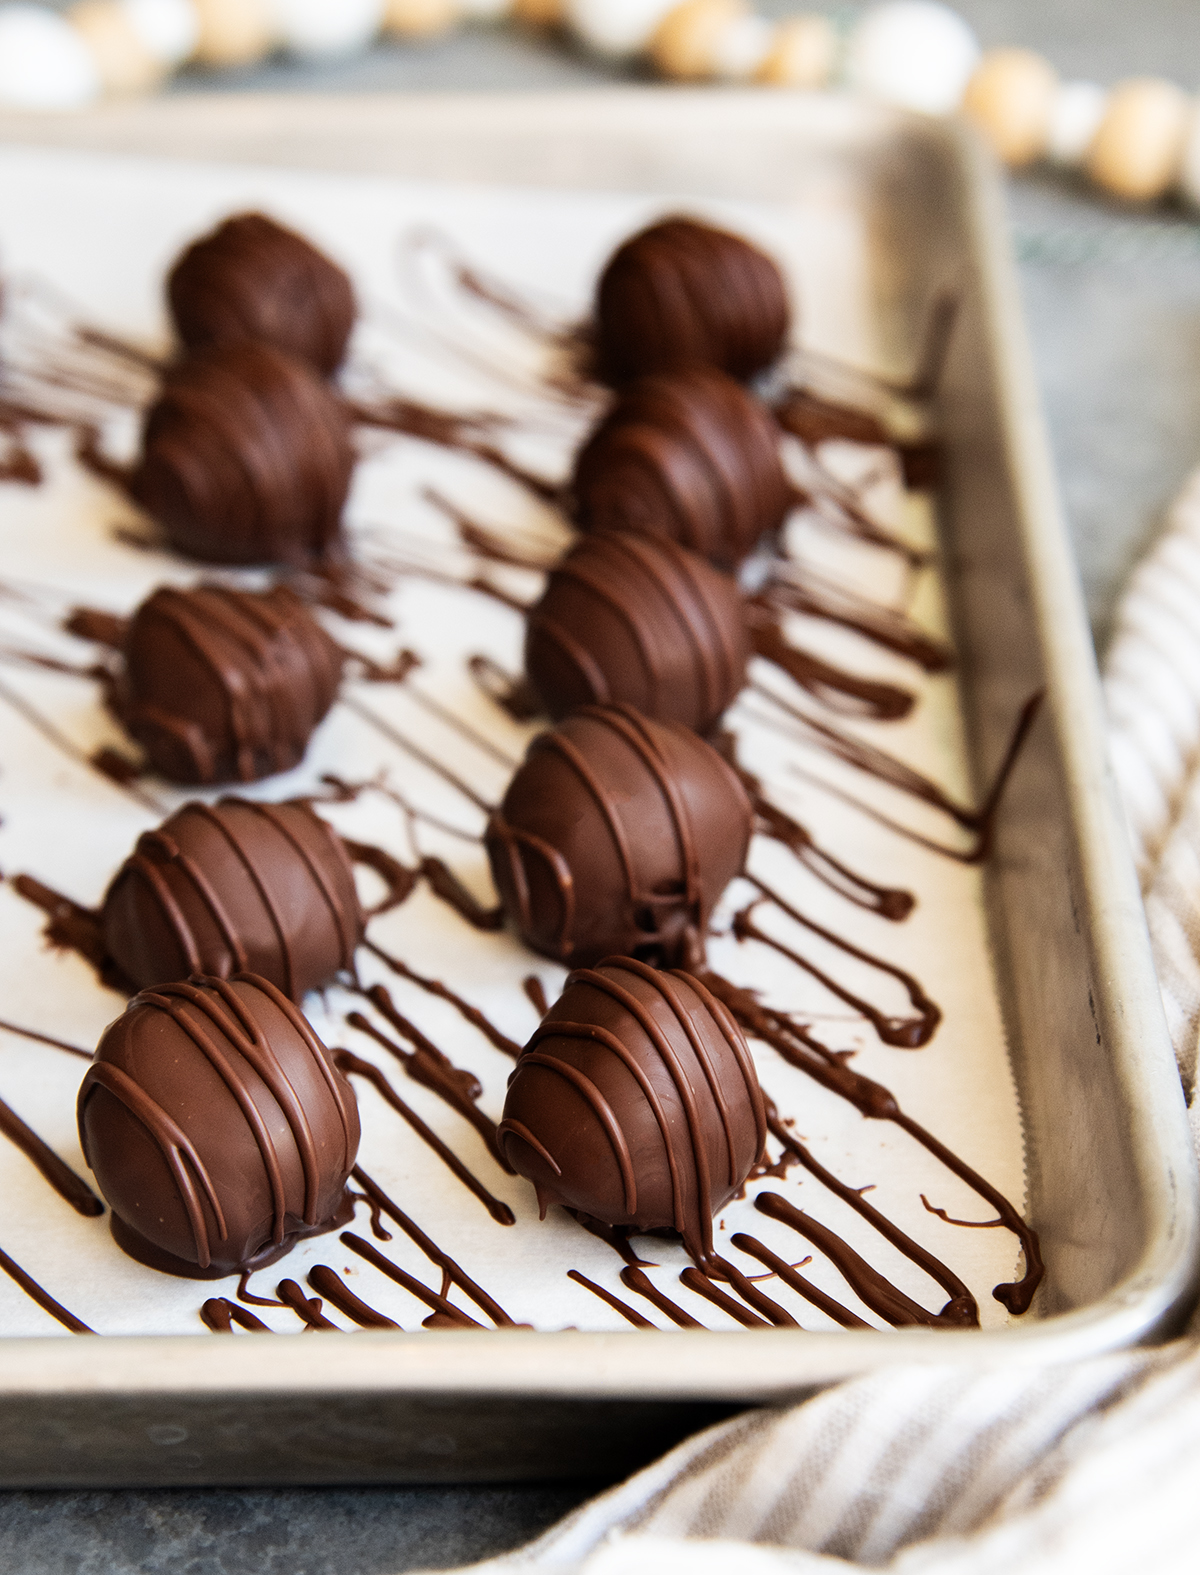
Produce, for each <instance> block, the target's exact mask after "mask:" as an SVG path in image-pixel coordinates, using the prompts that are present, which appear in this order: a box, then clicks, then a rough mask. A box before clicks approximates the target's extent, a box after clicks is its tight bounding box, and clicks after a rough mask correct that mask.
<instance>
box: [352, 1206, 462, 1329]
mask: <svg viewBox="0 0 1200 1575" xmlns="http://www.w3.org/2000/svg"><path fill="white" fill-rule="evenodd" d="M338 1240H339V1241H340V1242H341V1243H342V1245H343V1246H344V1247H348V1248H349V1249H350V1251H351V1252H353V1253H357V1254H358V1256H359V1257H360V1258H365V1259H366V1261H367V1262H368V1263H369V1264H371V1265H372V1267H373V1268H376V1269H378V1270H379V1272H380V1274H386V1275H387V1277H388V1279H390V1280H395V1282H396V1284H397V1285H402V1286H403V1287H404V1289H405V1290H406V1291H408V1292H409V1293H410V1294H411V1295H413V1296H415V1297H416V1298H417V1300H418V1301H421V1302H424V1303H425V1305H426V1307H431V1308H432V1309H433V1311H434V1313H435V1314H437V1315H438V1318H437V1327H446V1326H452V1327H454V1328H456V1329H482V1328H483V1327H484V1325H483V1324H481V1323H478V1322H476V1320H475V1319H474V1318H472V1317H470V1316H469V1315H468V1314H467V1313H465V1312H463V1311H462V1310H461V1308H458V1307H455V1306H454V1304H453V1303H452V1302H449V1301H447V1300H446V1298H445V1297H444V1296H442V1295H440V1294H439V1293H438V1292H437V1291H431V1290H430V1289H429V1287H428V1286H427V1285H422V1284H421V1282H420V1280H418V1279H415V1278H414V1277H413V1276H412V1275H411V1274H409V1273H407V1272H406V1271H405V1270H404V1269H402V1268H401V1267H400V1265H399V1264H397V1263H393V1262H392V1260H391V1259H390V1258H385V1257H384V1255H383V1253H381V1252H380V1251H379V1250H378V1248H376V1247H372V1246H371V1244H370V1242H368V1241H364V1240H363V1239H362V1237H361V1236H356V1235H355V1234H354V1232H353V1231H349V1230H345V1231H343V1232H342V1234H341V1235H340V1236H339V1237H338ZM426 1324H427V1325H432V1324H433V1320H432V1319H427V1320H426Z"/></svg>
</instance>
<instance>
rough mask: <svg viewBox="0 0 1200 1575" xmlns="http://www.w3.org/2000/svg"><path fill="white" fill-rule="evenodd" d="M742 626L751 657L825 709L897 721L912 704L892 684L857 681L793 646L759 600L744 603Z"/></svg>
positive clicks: (907, 694)
mask: <svg viewBox="0 0 1200 1575" xmlns="http://www.w3.org/2000/svg"><path fill="white" fill-rule="evenodd" d="M745 606H746V623H747V627H748V629H749V631H750V643H751V645H752V646H753V648H754V652H755V655H757V656H761V657H763V658H764V659H765V660H766V661H768V662H770V663H771V664H772V665H773V666H775V667H778V668H779V669H780V671H781V672H785V673H786V674H787V675H788V677H789V678H791V679H793V680H794V681H795V682H796V683H797V684H799V685H800V687H801V688H802V689H807V690H808V692H809V694H811V695H812V696H813V698H814V699H816V700H820V701H821V702H822V703H823V704H824V705H826V706H827V707H828V708H829V710H831V711H834V712H837V713H839V714H841V715H845V716H861V717H868V718H870V719H871V720H872V721H876V722H897V721H900V720H901V719H902V718H903V717H906V716H907V715H908V714H909V712H910V711H911V710H912V708H913V705H914V704H915V702H916V697H915V695H913V694H912V693H911V691H909V690H907V689H898V688H896V686H895V685H894V684H882V683H877V682H876V681H875V680H874V679H871V678H859V677H858V676H857V675H856V674H854V673H848V672H845V671H844V670H843V669H842V668H840V667H835V666H834V665H833V663H831V662H826V661H824V660H823V659H822V658H821V657H819V656H814V655H813V654H812V653H811V652H810V651H805V650H803V649H802V648H801V647H800V646H798V645H793V644H792V642H791V641H789V640H788V639H787V637H786V635H785V634H784V632H783V628H782V626H781V624H780V622H779V619H778V617H777V616H776V615H775V613H774V612H772V611H770V610H769V609H767V608H764V606H763V604H762V602H761V600H760V599H757V598H756V599H754V600H751V601H748V602H747V603H746V604H745Z"/></svg>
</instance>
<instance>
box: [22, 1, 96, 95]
mask: <svg viewBox="0 0 1200 1575" xmlns="http://www.w3.org/2000/svg"><path fill="white" fill-rule="evenodd" d="M99 91H100V76H99V73H98V72H97V70H96V66H95V63H94V62H93V60H92V57H91V55H90V54H89V52H88V49H87V46H86V45H85V44H84V42H83V40H82V39H81V38H80V36H79V34H78V33H76V31H75V29H74V28H73V27H72V26H71V25H70V23H69V22H67V21H65V20H64V19H63V18H62V17H61V16H56V15H55V14H54V13H53V12H52V11H47V10H45V9H44V8H43V7H42V6H38V5H6V6H0V105H3V106H4V107H5V108H7V109H78V108H79V107H80V106H81V105H83V104H87V103H90V102H91V100H92V99H94V98H95V97H96V95H97V93H98V92H99Z"/></svg>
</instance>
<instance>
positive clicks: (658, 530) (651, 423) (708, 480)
mask: <svg viewBox="0 0 1200 1575" xmlns="http://www.w3.org/2000/svg"><path fill="white" fill-rule="evenodd" d="M572 488H573V491H574V495H575V503H576V508H577V512H578V517H579V523H580V525H581V526H582V527H583V529H584V530H588V531H600V530H631V531H636V532H637V533H638V534H639V535H643V536H660V537H666V538H668V539H669V540H672V541H678V542H680V543H681V544H682V545H683V546H685V547H688V548H690V549H691V551H692V552H697V553H699V554H700V556H701V557H702V558H708V559H710V560H711V561H712V562H713V563H717V564H720V565H722V566H723V567H729V566H732V565H735V564H737V563H740V562H741V560H742V559H743V558H744V557H746V555H747V554H748V553H749V552H751V551H752V550H753V549H754V547H755V546H756V545H757V543H758V541H759V540H760V538H761V537H762V536H764V535H766V534H768V533H769V532H771V531H775V530H778V529H779V527H780V525H782V523H783V520H784V517H785V515H786V514H787V511H788V508H789V507H790V504H791V499H792V489H791V486H790V484H789V482H788V479H787V476H786V475H785V473H784V469H783V461H782V459H781V457H780V449H779V429H778V427H777V426H776V424H775V422H774V420H773V419H772V417H771V414H770V412H769V411H768V410H767V409H766V407H765V406H764V405H763V404H761V403H760V402H759V401H758V400H757V399H755V398H754V397H753V395H751V394H748V393H747V392H746V390H745V389H744V388H742V386H741V385H740V384H739V383H735V382H734V380H733V379H732V378H731V377H727V376H726V375H725V373H723V372H718V371H716V370H714V369H712V368H701V369H698V370H696V371H693V372H684V373H663V374H661V375H659V376H654V377H643V378H640V379H639V380H638V381H637V382H635V383H631V384H630V385H629V387H628V388H625V389H623V390H622V391H621V393H620V394H619V395H618V397H617V400H616V403H615V404H614V405H613V406H612V408H611V410H610V411H609V412H608V414H607V415H606V416H604V417H603V419H602V420H601V421H600V424H599V425H598V426H597V427H596V429H595V431H594V432H593V433H592V435H591V437H589V438H588V440H587V442H586V443H585V444H584V446H583V448H582V449H581V450H580V451H579V454H578V456H577V458H576V461H575V472H574V476H573V477H572Z"/></svg>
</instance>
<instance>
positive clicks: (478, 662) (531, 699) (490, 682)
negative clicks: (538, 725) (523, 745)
mask: <svg viewBox="0 0 1200 1575" xmlns="http://www.w3.org/2000/svg"><path fill="white" fill-rule="evenodd" d="M467 671H468V672H469V673H470V675H471V677H472V678H473V679H474V680H475V684H476V687H477V688H478V689H479V690H480V692H481V693H482V694H485V695H486V696H487V698H488V699H489V700H490V701H492V703H493V704H494V705H498V706H499V707H500V709H501V710H502V711H503V712H504V713H505V715H506V716H508V717H511V718H512V720H513V721H514V722H529V721H531V720H532V719H533V718H534V717H535V716H538V715H540V714H541V709H542V702H541V701H540V700H539V699H538V697H537V695H535V694H534V692H533V688H532V686H531V685H530V683H529V680H528V679H527V678H525V677H516V676H514V675H513V674H512V673H506V672H505V671H504V669H503V667H501V666H500V663H499V662H497V661H495V660H493V658H492V657H490V656H479V655H476V656H472V657H470V658H468V661H467Z"/></svg>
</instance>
